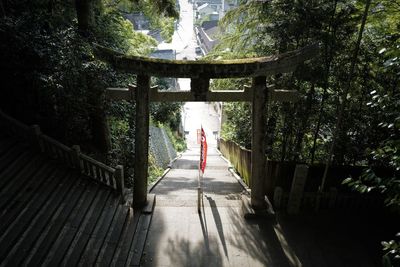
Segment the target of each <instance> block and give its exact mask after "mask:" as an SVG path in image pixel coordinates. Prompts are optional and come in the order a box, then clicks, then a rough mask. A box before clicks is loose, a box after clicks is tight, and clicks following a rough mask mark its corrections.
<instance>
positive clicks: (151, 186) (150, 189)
mask: <svg viewBox="0 0 400 267" xmlns="http://www.w3.org/2000/svg"><path fill="white" fill-rule="evenodd" d="M182 154H183V152H182V153H181V154H179V155H178V156H177V157H176V158H174V159H173V160H171V162H170V163H169V164H168V167H167V168H166V169H165V171H164V172H163V174H162V175H161V176H160V177H158V178H157V180H155V181H154V182H153V183H152V184H151V185H150V186H149V188H148V190H147V192H148V193H150V192H151V191H152V190H153V189H154V188H155V187H156V185H157V184H158V183H159V182H160V181H161V180H162V179H163V178H164V177H165V175H167V173H168V172H169V171H170V170H171V168H172V163H174V162H175V161H176V160H177V159H179V158H180V157H182Z"/></svg>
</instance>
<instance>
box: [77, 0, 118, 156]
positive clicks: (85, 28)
mask: <svg viewBox="0 0 400 267" xmlns="http://www.w3.org/2000/svg"><path fill="white" fill-rule="evenodd" d="M75 9H76V14H77V18H78V30H79V32H80V34H81V35H82V36H83V37H85V38H87V41H88V42H90V39H91V38H90V36H91V35H92V33H93V29H94V27H95V21H96V19H95V16H96V15H100V12H101V9H102V7H101V2H100V1H99V0H75ZM82 75H85V76H86V79H85V80H86V86H87V90H88V91H87V94H88V102H89V103H90V104H91V106H92V108H91V110H90V113H89V116H90V124H91V132H92V136H93V143H94V145H95V147H96V149H97V150H98V152H100V153H101V154H102V155H101V157H102V159H105V155H106V153H107V152H108V151H109V150H110V148H111V141H110V131H109V128H108V123H107V120H106V115H105V111H104V107H103V101H102V97H103V90H104V88H101V85H100V84H99V82H98V81H97V79H98V77H96V75H91V74H90V73H85V74H82Z"/></svg>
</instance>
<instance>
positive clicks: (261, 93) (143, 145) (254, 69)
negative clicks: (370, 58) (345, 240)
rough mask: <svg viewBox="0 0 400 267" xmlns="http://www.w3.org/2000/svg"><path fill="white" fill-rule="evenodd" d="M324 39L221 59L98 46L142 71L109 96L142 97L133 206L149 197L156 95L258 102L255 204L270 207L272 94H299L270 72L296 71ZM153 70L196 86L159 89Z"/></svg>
mask: <svg viewBox="0 0 400 267" xmlns="http://www.w3.org/2000/svg"><path fill="white" fill-rule="evenodd" d="M318 47H319V46H318V45H317V44H314V45H311V46H307V47H305V48H302V49H299V50H295V51H292V52H288V53H285V54H280V55H276V56H271V57H263V58H249V59H238V60H221V61H210V62H208V61H182V60H164V59H154V58H142V57H129V56H125V55H122V54H119V53H117V52H115V51H112V50H109V49H107V48H104V47H101V46H96V54H97V56H98V57H100V58H102V59H103V60H105V61H108V62H109V63H111V64H112V65H113V66H114V67H115V68H116V69H117V70H123V71H128V72H132V73H134V74H136V75H137V84H136V86H130V87H129V88H110V89H109V90H107V97H108V98H110V99H114V100H121V99H125V100H128V101H135V102H136V133H135V175H134V185H133V206H134V207H142V206H144V205H145V204H146V203H147V169H148V146H149V102H150V101H160V102H166V101H174V102H185V101H205V102H209V101H223V102H226V101H249V102H252V153H251V184H250V188H251V190H252V192H251V205H252V207H253V208H254V209H255V210H257V209H266V202H265V192H264V170H265V153H264V152H265V142H264V132H265V120H266V116H267V114H266V113H267V112H266V111H267V107H266V106H267V104H268V100H275V101H294V100H295V99H296V98H297V94H296V93H295V92H293V91H290V90H273V89H272V88H269V87H268V86H267V84H266V77H267V76H270V75H274V74H278V73H286V72H291V71H293V70H294V69H295V68H296V67H297V66H298V65H299V64H300V63H302V62H304V61H305V60H308V59H311V58H312V57H314V56H315V55H316V54H317V52H318V50H319V49H318ZM151 76H156V77H172V78H190V79H191V83H190V85H191V90H190V91H180V92H168V91H161V92H159V91H158V90H157V88H156V87H151V86H150V78H151ZM241 77H252V86H251V88H245V89H244V90H243V91H236V90H235V91H210V90H209V85H210V79H211V78H216V79H218V78H241Z"/></svg>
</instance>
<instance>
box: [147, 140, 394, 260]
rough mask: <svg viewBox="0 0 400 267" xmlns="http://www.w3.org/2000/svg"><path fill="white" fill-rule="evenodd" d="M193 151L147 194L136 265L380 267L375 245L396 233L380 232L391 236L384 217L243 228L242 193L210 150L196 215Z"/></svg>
mask: <svg viewBox="0 0 400 267" xmlns="http://www.w3.org/2000/svg"><path fill="white" fill-rule="evenodd" d="M198 151H199V148H198V147H192V148H191V149H189V150H188V151H186V152H185V153H184V154H183V156H182V157H181V158H180V159H178V160H177V161H176V162H175V163H174V165H173V168H172V169H171V171H170V172H169V173H168V174H167V175H166V177H164V179H163V180H161V181H160V183H159V184H158V185H157V186H156V187H155V188H154V190H153V191H152V193H155V194H156V195H157V197H156V205H155V210H154V213H153V219H152V222H151V226H150V230H149V232H148V236H147V240H146V243H145V248H144V252H143V254H142V262H141V265H142V266H174V267H175V266H207V267H208V266H210V267H213V266H217V267H219V266H240V267H246V266H251V267H254V266H268V267H285V266H305V267H306V266H313V267H314V266H315V267H336V266H337V267H343V266H349V267H350V266H351V267H353V266H362V267H370V266H371V267H372V266H380V257H381V256H380V251H381V247H380V241H381V240H390V238H392V237H393V233H395V232H393V231H391V230H390V231H383V230H384V229H388V230H389V229H397V228H396V227H393V225H392V227H389V222H390V221H388V220H385V219H383V218H384V217H382V215H379V214H375V216H373V217H372V216H371V215H370V214H367V215H366V216H362V215H360V214H358V213H351V214H342V213H340V214H336V213H334V212H328V213H322V212H321V213H319V214H303V215H301V216H295V217H290V216H287V215H285V214H280V213H278V218H277V220H276V221H275V222H273V221H271V220H268V219H263V220H247V221H246V220H245V219H244V218H243V214H242V212H241V201H240V200H239V199H240V197H241V194H242V193H243V192H242V190H243V189H242V187H241V186H240V185H239V183H238V182H237V180H236V179H235V178H234V177H233V176H232V175H231V173H230V172H229V171H228V164H227V163H226V162H225V161H224V160H223V159H222V158H221V157H220V156H219V154H218V152H217V150H216V149H215V148H210V149H209V155H208V161H207V163H208V164H207V168H206V171H205V174H204V193H205V194H204V199H203V200H204V209H203V210H202V213H201V214H199V213H198V212H197V175H198V170H197V165H198V159H199V153H198ZM382 224H383V225H382ZM392 224H395V223H394V222H393V223H392ZM366 233H367V234H366Z"/></svg>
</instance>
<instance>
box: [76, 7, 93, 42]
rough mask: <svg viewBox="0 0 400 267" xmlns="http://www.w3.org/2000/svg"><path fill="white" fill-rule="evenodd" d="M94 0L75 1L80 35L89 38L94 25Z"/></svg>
mask: <svg viewBox="0 0 400 267" xmlns="http://www.w3.org/2000/svg"><path fill="white" fill-rule="evenodd" d="M92 1H93V0H75V9H76V16H77V19H78V29H79V31H80V33H81V34H82V35H83V36H85V37H87V36H88V35H89V34H90V31H91V27H92V26H93V23H94V18H93V12H92V8H91V3H92Z"/></svg>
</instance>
